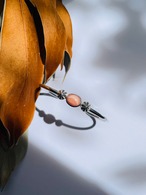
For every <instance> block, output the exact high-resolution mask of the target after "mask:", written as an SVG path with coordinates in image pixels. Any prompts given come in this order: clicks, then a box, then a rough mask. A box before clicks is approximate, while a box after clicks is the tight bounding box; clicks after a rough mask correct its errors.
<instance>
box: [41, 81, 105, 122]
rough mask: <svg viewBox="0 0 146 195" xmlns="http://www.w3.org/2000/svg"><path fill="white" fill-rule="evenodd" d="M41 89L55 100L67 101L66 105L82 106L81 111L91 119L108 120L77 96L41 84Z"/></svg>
mask: <svg viewBox="0 0 146 195" xmlns="http://www.w3.org/2000/svg"><path fill="white" fill-rule="evenodd" d="M40 87H42V88H44V89H46V90H48V91H49V94H50V95H51V96H52V97H54V98H57V99H60V100H64V99H65V100H66V103H67V104H68V105H69V106H71V107H79V106H80V108H81V110H82V111H83V112H85V113H86V114H87V115H88V116H90V117H95V118H100V119H103V120H105V119H106V118H105V117H104V116H103V115H101V114H100V113H99V112H97V111H96V110H94V109H93V108H91V105H90V104H89V102H82V99H81V98H80V97H79V96H78V95H76V94H68V93H67V92H66V91H64V90H59V91H58V90H56V89H53V88H51V87H49V86H47V85H44V84H40Z"/></svg>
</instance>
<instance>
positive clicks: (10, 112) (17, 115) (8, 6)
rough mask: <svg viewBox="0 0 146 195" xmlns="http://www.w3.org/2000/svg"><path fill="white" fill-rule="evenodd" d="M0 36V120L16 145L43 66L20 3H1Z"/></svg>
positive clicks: (16, 0) (28, 16)
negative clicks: (2, 11)
mask: <svg viewBox="0 0 146 195" xmlns="http://www.w3.org/2000/svg"><path fill="white" fill-rule="evenodd" d="M4 6H5V8H4V13H3V14H4V15H3V22H2V29H1V36H0V41H1V44H0V78H1V82H0V119H1V121H2V123H3V125H4V127H5V128H6V129H7V131H8V134H9V141H10V145H13V144H15V143H16V142H17V140H18V138H19V137H20V136H21V135H22V134H23V133H24V131H25V130H26V129H27V128H28V126H29V124H30V123H31V121H32V118H33V115H34V110H35V100H36V98H37V95H38V91H39V84H40V83H41V82H42V79H43V64H42V62H41V59H40V51H39V44H38V38H37V33H36V29H35V25H34V20H33V17H32V15H31V14H30V12H29V9H28V7H27V5H26V3H25V2H24V0H13V1H12V0H5V5H4Z"/></svg>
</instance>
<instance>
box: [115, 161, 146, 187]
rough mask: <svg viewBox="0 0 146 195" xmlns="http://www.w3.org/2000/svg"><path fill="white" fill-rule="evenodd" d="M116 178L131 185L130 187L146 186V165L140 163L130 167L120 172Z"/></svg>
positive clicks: (116, 174)
mask: <svg viewBox="0 0 146 195" xmlns="http://www.w3.org/2000/svg"><path fill="white" fill-rule="evenodd" d="M114 177H115V178H116V180H118V181H120V182H122V183H124V184H127V185H130V186H135V187H136V186H141V185H144V186H145V185H146V164H144V163H140V164H135V165H128V166H127V167H123V169H121V170H118V171H117V172H116V173H115V175H114Z"/></svg>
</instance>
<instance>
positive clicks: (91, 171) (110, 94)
mask: <svg viewBox="0 0 146 195" xmlns="http://www.w3.org/2000/svg"><path fill="white" fill-rule="evenodd" d="M142 3H143V4H144V5H143V6H140V5H141V4H142ZM136 5H139V6H136ZM67 7H68V10H69V12H70V14H71V17H72V21H73V27H74V28H73V29H74V48H73V52H74V55H73V60H72V67H71V69H70V72H69V73H68V75H67V77H66V80H65V82H64V83H63V84H62V83H61V82H62V79H63V74H62V73H57V74H56V80H55V81H50V82H48V85H50V86H52V87H55V88H56V89H65V90H66V91H67V92H73V93H77V94H78V95H80V96H81V97H82V98H83V99H84V100H87V101H89V102H90V103H92V105H94V106H95V107H97V110H98V111H99V112H101V114H103V115H105V116H106V118H107V119H108V121H107V122H103V121H100V120H97V123H96V126H95V127H94V128H92V129H90V130H86V131H80V130H75V129H71V128H68V127H65V126H63V125H62V126H60V127H58V126H57V125H56V124H55V122H52V124H47V123H46V122H44V120H43V117H40V116H39V115H38V112H36V113H35V118H34V120H33V122H32V125H31V127H30V130H29V140H30V142H31V143H33V144H34V145H35V146H36V147H38V148H39V149H41V150H42V151H44V152H45V153H46V154H48V155H49V156H50V155H51V156H53V157H54V158H55V159H57V161H59V162H61V163H63V164H64V165H65V166H67V167H69V168H70V169H72V170H74V171H75V172H77V173H78V174H79V175H81V176H83V177H85V178H86V179H88V180H90V181H93V182H94V183H95V184H97V185H99V186H101V187H102V188H103V189H105V191H107V192H108V193H109V194H112V195H114V194H115V195H145V194H146V128H145V125H146V122H145V116H146V90H145V86H146V72H145V70H146V68H145V67H146V66H145V61H146V57H145V56H146V55H145V52H146V31H145V28H144V26H145V25H144V24H145V22H144V21H145V14H143V13H144V9H145V8H146V5H145V2H144V1H139V0H137V1H136V0H135V1H128V2H127V1H122V0H121V1H118V0H117V1H116V0H115V1H114V0H104V1H103V0H102V1H100V0H98V1H97V0H95V1H93V0H91V1H83V0H74V1H72V2H70V3H69V4H67ZM137 7H138V9H136V8H137ZM37 107H38V109H40V110H43V111H44V112H45V114H51V115H53V116H54V117H55V119H56V120H61V121H62V122H63V123H66V124H68V125H73V126H77V127H87V126H90V125H92V120H91V119H90V118H89V117H88V116H86V115H85V114H84V113H83V112H82V111H80V110H79V109H73V108H70V107H69V106H68V105H67V104H65V102H63V101H59V100H56V99H53V98H51V97H46V96H40V97H39V99H38V101H37Z"/></svg>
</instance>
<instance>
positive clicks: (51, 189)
mask: <svg viewBox="0 0 146 195" xmlns="http://www.w3.org/2000/svg"><path fill="white" fill-rule="evenodd" d="M1 194H2V195H13V194H15V195H20V194H21V195H26V194H27V195H32V194H35V195H89V194H90V195H106V193H104V192H103V191H102V190H100V189H99V188H98V187H96V186H95V185H93V184H91V183H88V182H87V181H85V180H84V179H82V178H80V177H78V176H77V175H75V174H74V173H73V172H71V171H69V170H68V169H67V168H65V167H63V166H62V165H60V164H59V163H58V162H56V161H55V160H54V159H52V158H50V157H49V156H46V155H45V154H44V153H43V152H41V151H39V150H38V149H36V148H35V147H34V146H33V145H31V144H29V147H28V152H27V155H26V157H25V159H24V160H23V162H22V163H21V165H20V166H19V167H18V168H17V169H16V170H15V172H14V173H13V175H12V177H11V178H10V180H9V182H8V184H7V186H6V188H5V189H4V191H3V192H2V193H1Z"/></svg>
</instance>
